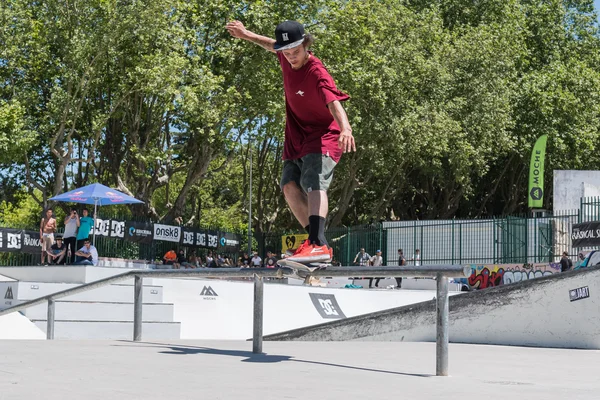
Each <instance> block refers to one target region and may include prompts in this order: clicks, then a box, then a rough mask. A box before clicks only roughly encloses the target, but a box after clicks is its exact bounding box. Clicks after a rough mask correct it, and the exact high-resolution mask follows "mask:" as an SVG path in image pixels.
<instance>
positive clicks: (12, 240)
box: [6, 233, 21, 249]
mask: <svg viewBox="0 0 600 400" xmlns="http://www.w3.org/2000/svg"><path fill="white" fill-rule="evenodd" d="M6 247H7V248H9V249H20V248H21V234H20V233H7V234H6Z"/></svg>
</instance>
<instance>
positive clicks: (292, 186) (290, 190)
mask: <svg viewBox="0 0 600 400" xmlns="http://www.w3.org/2000/svg"><path fill="white" fill-rule="evenodd" d="M281 190H283V195H284V196H285V197H289V196H294V195H296V194H297V193H298V192H299V191H300V188H299V187H298V185H297V184H296V182H288V183H286V184H285V185H283V187H282V188H281Z"/></svg>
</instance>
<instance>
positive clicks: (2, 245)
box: [0, 228, 42, 254]
mask: <svg viewBox="0 0 600 400" xmlns="http://www.w3.org/2000/svg"><path fill="white" fill-rule="evenodd" d="M17 251H18V252H22V253H30V254H40V252H41V251H42V244H41V243H40V233H39V232H36V231H24V230H22V229H9V228H2V229H0V252H17Z"/></svg>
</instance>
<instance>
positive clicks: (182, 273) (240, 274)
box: [0, 265, 471, 376]
mask: <svg viewBox="0 0 600 400" xmlns="http://www.w3.org/2000/svg"><path fill="white" fill-rule="evenodd" d="M290 272H291V270H290V269H289V268H280V267H278V268H218V269H194V270H133V271H129V272H125V273H123V274H120V275H115V276H111V277H108V278H104V279H100V280H98V281H95V282H90V283H87V284H84V285H81V286H77V287H74V288H70V289H67V290H63V291H61V292H57V293H52V294H49V295H46V296H43V297H40V298H37V299H34V300H30V301H27V302H25V303H21V304H18V305H16V306H13V307H10V308H7V309H4V310H2V311H0V316H2V315H5V314H10V313H12V312H16V311H21V310H24V309H26V308H28V307H31V306H35V305H38V304H41V303H44V302H47V303H48V321H47V323H46V338H47V339H48V340H52V339H54V316H55V305H56V300H58V299H61V298H63V297H67V296H72V295H74V294H77V293H82V292H87V291H88V290H93V289H97V288H100V287H102V286H106V285H110V284H113V283H117V282H120V281H123V280H127V279H131V278H134V313H133V340H134V341H141V340H142V301H143V299H142V287H143V279H144V278H145V277H147V278H198V277H203V278H247V277H253V278H254V318H253V332H252V352H253V353H262V342H263V293H264V286H263V284H264V281H263V278H265V277H275V278H282V277H285V276H290V275H291V273H290ZM470 274H471V268H470V267H468V266H462V265H436V266H418V267H417V266H406V267H331V268H327V269H325V270H316V271H314V272H312V273H310V274H309V276H314V277H319V276H330V277H334V276H337V277H346V276H361V277H366V278H383V277H397V276H402V277H407V278H415V277H435V278H436V279H437V295H436V304H437V305H436V313H437V319H436V325H437V334H436V375H438V376H447V375H448V342H449V335H448V321H449V318H448V314H449V308H448V278H465V277H468V276H469V275H470Z"/></svg>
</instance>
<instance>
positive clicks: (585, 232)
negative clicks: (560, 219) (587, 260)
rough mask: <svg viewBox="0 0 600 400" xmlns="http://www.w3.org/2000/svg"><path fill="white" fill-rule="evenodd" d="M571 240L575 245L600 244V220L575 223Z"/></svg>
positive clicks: (589, 245)
mask: <svg viewBox="0 0 600 400" xmlns="http://www.w3.org/2000/svg"><path fill="white" fill-rule="evenodd" d="M571 240H572V241H573V247H595V246H600V221H594V222H584V223H582V224H573V230H572V231H571Z"/></svg>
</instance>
